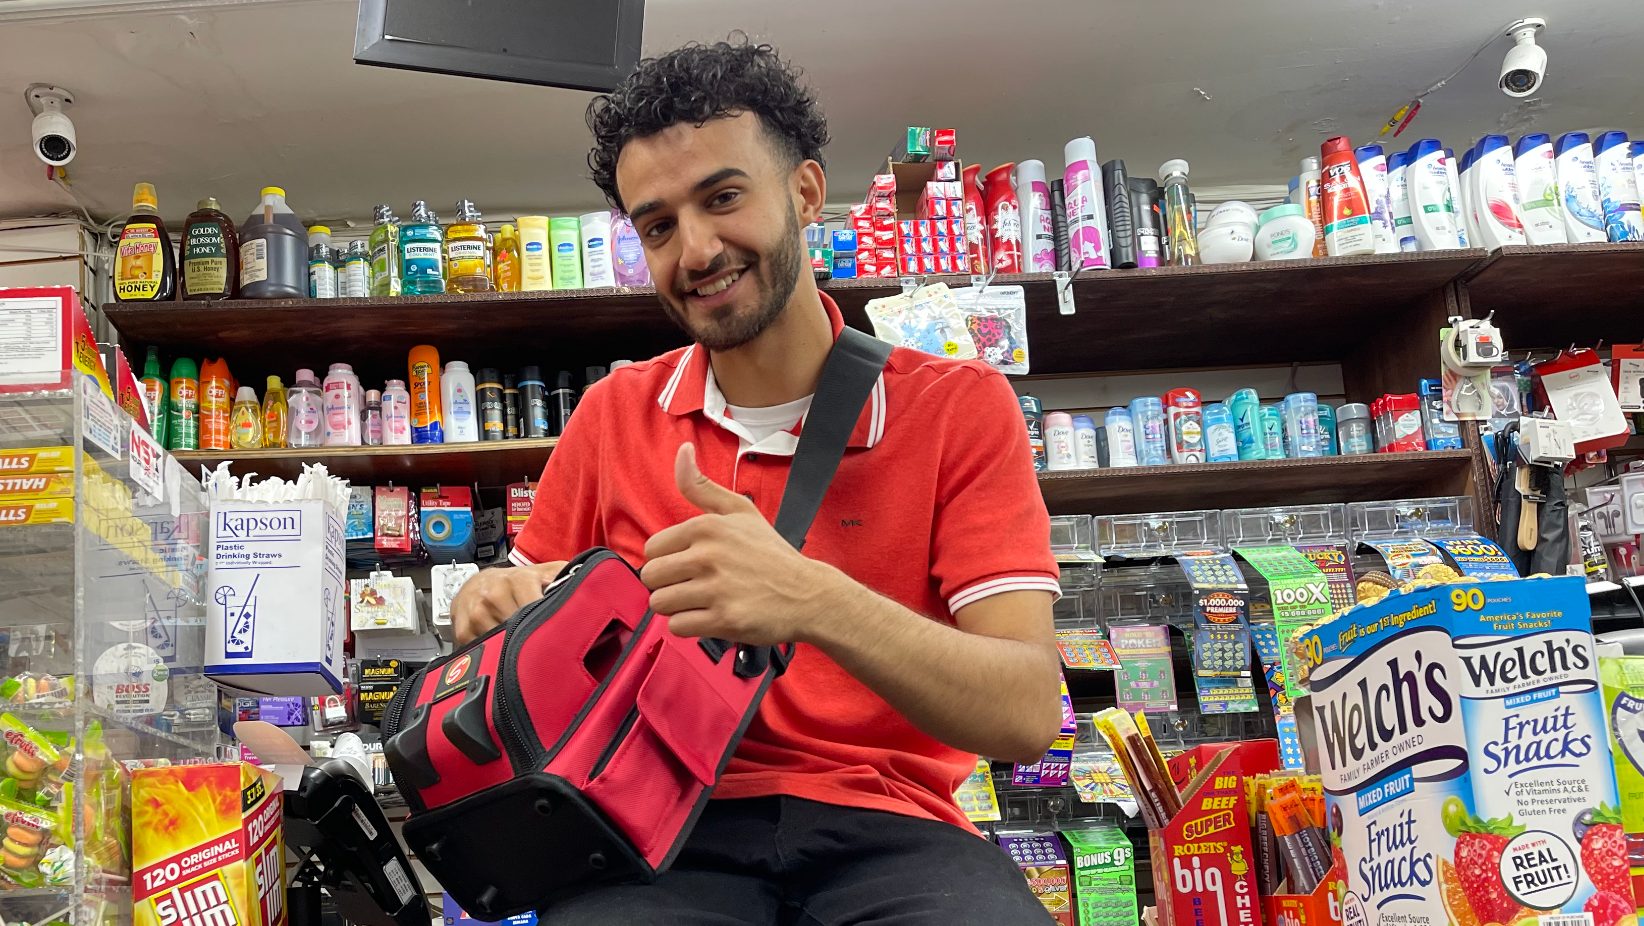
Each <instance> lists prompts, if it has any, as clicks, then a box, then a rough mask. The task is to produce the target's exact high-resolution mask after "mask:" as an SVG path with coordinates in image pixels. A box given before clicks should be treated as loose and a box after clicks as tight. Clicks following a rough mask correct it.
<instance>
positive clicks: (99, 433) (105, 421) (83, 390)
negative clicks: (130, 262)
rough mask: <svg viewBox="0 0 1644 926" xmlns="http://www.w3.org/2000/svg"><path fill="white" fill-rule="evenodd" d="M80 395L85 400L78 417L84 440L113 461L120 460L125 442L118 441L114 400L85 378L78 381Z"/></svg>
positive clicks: (117, 415) (116, 412) (118, 434)
mask: <svg viewBox="0 0 1644 926" xmlns="http://www.w3.org/2000/svg"><path fill="white" fill-rule="evenodd" d="M80 394H81V395H82V396H83V397H84V398H85V401H84V402H82V403H81V406H82V413H81V416H80V417H81V427H82V428H83V430H84V431H85V435H86V440H88V441H91V442H92V443H93V444H96V445H97V446H98V447H101V448H102V449H103V452H104V453H107V454H108V455H109V456H111V457H113V458H114V459H116V460H118V459H120V456H121V447H122V445H123V444H124V443H125V442H124V441H122V440H121V439H120V437H121V435H120V430H119V426H118V422H119V420H120V416H119V414H118V411H117V410H116V409H115V407H114V400H113V399H111V398H109V397H108V396H107V395H105V394H104V393H103V390H102V389H101V388H99V387H98V385H97V383H96V381H94V380H92V379H90V378H87V377H82V378H81V379H80Z"/></svg>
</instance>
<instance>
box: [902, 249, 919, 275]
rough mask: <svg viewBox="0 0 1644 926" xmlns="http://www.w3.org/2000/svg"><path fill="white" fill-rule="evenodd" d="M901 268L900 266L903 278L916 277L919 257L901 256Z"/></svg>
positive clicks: (913, 255)
mask: <svg viewBox="0 0 1644 926" xmlns="http://www.w3.org/2000/svg"><path fill="white" fill-rule="evenodd" d="M901 266H902V275H903V276H910V277H911V276H918V274H919V255H918V254H903V255H902V261H901Z"/></svg>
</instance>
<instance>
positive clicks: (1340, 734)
mask: <svg viewBox="0 0 1644 926" xmlns="http://www.w3.org/2000/svg"><path fill="white" fill-rule="evenodd" d="M1428 641H1430V642H1431V644H1432V645H1430V646H1424V645H1423V644H1424V643H1426V642H1428ZM1449 645H1450V641H1449V637H1448V636H1447V635H1446V634H1445V633H1444V632H1443V631H1423V632H1411V633H1405V634H1402V635H1400V636H1396V637H1394V638H1392V639H1390V640H1388V641H1386V642H1385V643H1383V644H1381V645H1380V646H1378V647H1376V648H1374V649H1372V650H1370V651H1369V652H1367V653H1365V654H1364V655H1362V656H1360V657H1358V658H1357V659H1354V660H1353V661H1352V662H1350V663H1348V664H1347V665H1345V666H1343V667H1342V668H1341V670H1340V671H1337V672H1333V673H1332V672H1329V671H1328V670H1329V668H1330V667H1328V666H1326V667H1323V669H1324V673H1323V674H1322V675H1321V673H1320V672H1319V671H1318V670H1315V673H1314V676H1313V685H1312V687H1313V705H1314V706H1313V711H1314V713H1315V715H1317V724H1318V730H1319V736H1320V739H1321V741H1322V743H1323V745H1324V750H1323V751H1324V755H1325V759H1326V761H1327V763H1328V764H1329V767H1330V769H1331V770H1332V771H1337V772H1341V771H1343V770H1348V777H1349V778H1353V779H1357V780H1363V777H1364V776H1368V775H1370V774H1372V773H1374V774H1377V775H1379V774H1383V773H1385V772H1386V770H1387V768H1388V767H1389V766H1391V767H1393V768H1395V769H1396V768H1409V767H1412V766H1415V765H1418V764H1422V763H1427V762H1430V761H1433V760H1435V759H1438V760H1448V759H1450V758H1455V757H1453V756H1449V755H1444V754H1443V753H1447V752H1452V751H1454V752H1459V753H1460V756H1459V758H1460V760H1461V761H1463V762H1465V755H1466V752H1465V749H1464V748H1463V747H1462V746H1461V745H1460V742H1459V739H1460V738H1459V737H1458V736H1432V737H1428V736H1426V735H1424V734H1433V733H1438V732H1440V730H1441V729H1442V728H1443V727H1444V726H1445V725H1447V724H1450V723H1451V722H1452V721H1457V720H1459V717H1458V713H1457V703H1456V696H1455V694H1454V693H1453V692H1452V691H1451V688H1452V687H1453V686H1454V684H1455V683H1454V681H1452V679H1451V671H1450V669H1451V666H1452V665H1453V662H1452V660H1450V659H1448V658H1446V657H1447V656H1448V655H1449Z"/></svg>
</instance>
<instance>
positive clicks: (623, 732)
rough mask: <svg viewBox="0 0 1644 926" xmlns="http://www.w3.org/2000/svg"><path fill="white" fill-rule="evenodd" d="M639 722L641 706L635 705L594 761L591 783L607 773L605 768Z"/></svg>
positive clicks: (590, 773) (589, 774) (589, 776)
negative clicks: (600, 774)
mask: <svg viewBox="0 0 1644 926" xmlns="http://www.w3.org/2000/svg"><path fill="white" fill-rule="evenodd" d="M638 722H639V705H637V704H635V705H634V706H633V707H631V708H629V709H628V716H626V717H624V718H622V723H620V724H618V725H617V729H616V734H615V735H614V736H612V737H611V741H610V742H609V743H607V744H606V745H605V748H604V749H603V750H602V751H601V752H600V754H599V758H597V759H595V760H594V767H593V770H592V771H590V772H589V773H588V780H589V781H592V780H594V779H595V778H598V777H599V773H600V772H603V771H605V766H607V765H609V764H610V763H611V758H612V757H613V756H615V755H616V751H617V749H618V748H619V747H621V745H622V741H623V740H625V739H627V738H628V733H629V732H630V731H632V730H633V729H634V724H635V723H638Z"/></svg>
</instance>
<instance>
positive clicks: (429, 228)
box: [400, 199, 445, 296]
mask: <svg viewBox="0 0 1644 926" xmlns="http://www.w3.org/2000/svg"><path fill="white" fill-rule="evenodd" d="M444 242H445V236H444V234H443V233H442V232H441V231H440V223H439V219H438V218H437V217H436V216H435V215H434V210H432V209H430V208H428V204H427V203H425V202H423V201H422V200H420V199H419V200H417V201H416V202H414V203H412V204H411V221H409V222H407V223H405V224H404V225H401V226H400V292H401V293H403V294H404V295H407V296H433V295H438V294H439V293H443V292H445V259H444V258H445V248H444Z"/></svg>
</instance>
